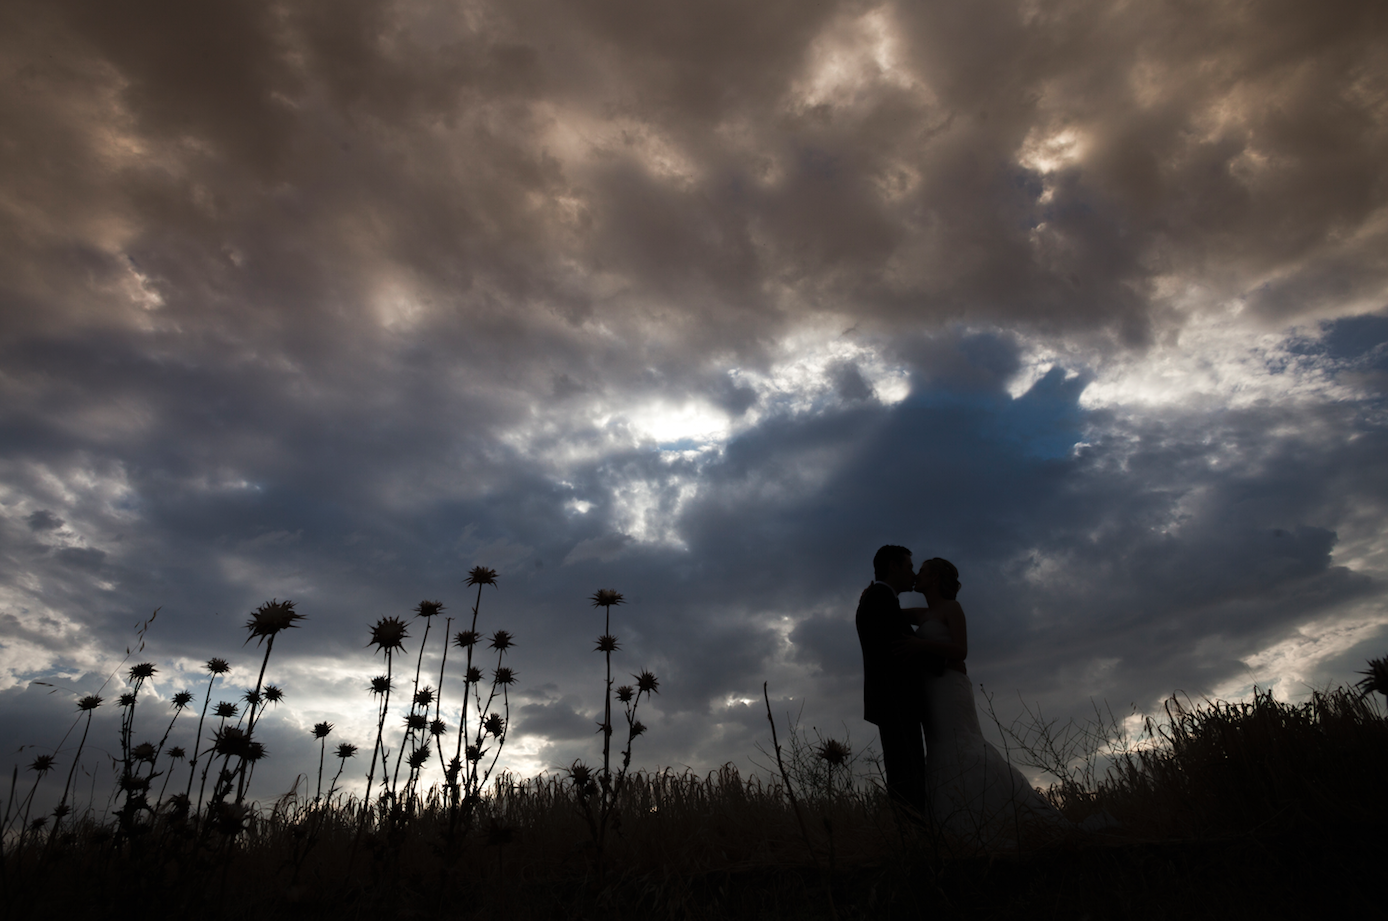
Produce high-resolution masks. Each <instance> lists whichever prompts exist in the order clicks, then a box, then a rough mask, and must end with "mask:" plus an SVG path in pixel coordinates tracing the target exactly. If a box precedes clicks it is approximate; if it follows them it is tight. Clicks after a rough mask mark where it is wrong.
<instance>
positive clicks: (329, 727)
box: [313, 721, 333, 803]
mask: <svg viewBox="0 0 1388 921" xmlns="http://www.w3.org/2000/svg"><path fill="white" fill-rule="evenodd" d="M332 731H333V724H332V723H329V722H326V721H325V722H322V723H316V724H314V727H313V737H314V738H315V739H317V740H318V743H319V749H318V790H317V792H316V793H314V795H313V801H314V802H315V803H316V802H318V801H319V800H321V799H322V798H323V761H324V759H325V758H326V757H327V755H328V733H330V732H332Z"/></svg>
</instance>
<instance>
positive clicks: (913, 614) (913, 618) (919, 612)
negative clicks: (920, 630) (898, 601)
mask: <svg viewBox="0 0 1388 921" xmlns="http://www.w3.org/2000/svg"><path fill="white" fill-rule="evenodd" d="M929 610H930V609H929V608H902V609H901V613H903V614H905V615H906V619H907V620H909V621H910V622H911V623H913V624H915V625H916V626H917V627H919V626H920V625H921V623H922V622H923V621H924V620H925V612H926V611H929Z"/></svg>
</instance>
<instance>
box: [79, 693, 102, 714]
mask: <svg viewBox="0 0 1388 921" xmlns="http://www.w3.org/2000/svg"><path fill="white" fill-rule="evenodd" d="M101 700H102V699H101V698H100V697H97V696H96V695H95V694H88V695H87V696H86V697H83V698H82V699H81V700H79V701H77V709H78V710H80V711H87V710H95V709H96V708H97V707H99V706H101Z"/></svg>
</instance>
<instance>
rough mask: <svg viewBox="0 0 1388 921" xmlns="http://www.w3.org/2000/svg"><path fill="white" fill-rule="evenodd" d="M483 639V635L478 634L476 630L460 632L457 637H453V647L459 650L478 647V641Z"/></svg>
mask: <svg viewBox="0 0 1388 921" xmlns="http://www.w3.org/2000/svg"><path fill="white" fill-rule="evenodd" d="M481 638H482V634H480V633H478V632H477V631H476V630H462V631H459V633H458V635H457V636H455V637H453V645H454V646H457V647H458V648H459V649H467V648H468V647H469V646H473V645H476V643H477V641H478V640H480V639H481Z"/></svg>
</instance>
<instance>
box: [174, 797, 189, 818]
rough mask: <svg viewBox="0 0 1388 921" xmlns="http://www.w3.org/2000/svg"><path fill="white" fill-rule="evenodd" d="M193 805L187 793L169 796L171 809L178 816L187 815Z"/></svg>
mask: <svg viewBox="0 0 1388 921" xmlns="http://www.w3.org/2000/svg"><path fill="white" fill-rule="evenodd" d="M191 805H192V803H191V802H190V801H189V799H188V794H187V793H175V794H174V795H173V796H171V797H169V811H170V812H171V813H173V814H174V815H176V816H186V815H187V814H188V808H189V807H190V806H191Z"/></svg>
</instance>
